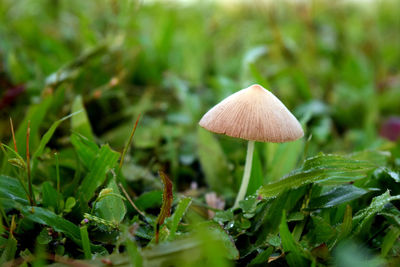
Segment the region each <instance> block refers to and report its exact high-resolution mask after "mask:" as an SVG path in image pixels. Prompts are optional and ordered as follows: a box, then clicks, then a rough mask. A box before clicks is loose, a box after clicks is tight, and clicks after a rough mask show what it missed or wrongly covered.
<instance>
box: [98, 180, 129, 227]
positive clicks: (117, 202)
mask: <svg viewBox="0 0 400 267" xmlns="http://www.w3.org/2000/svg"><path fill="white" fill-rule="evenodd" d="M107 189H108V190H110V192H111V193H112V194H105V195H104V196H100V198H101V199H100V200H99V201H98V202H96V205H95V212H96V215H97V216H98V217H100V218H103V219H105V220H107V221H111V222H112V223H114V224H117V225H118V224H119V223H120V222H122V220H123V219H124V217H125V214H126V207H125V202H124V200H123V198H122V196H121V194H120V191H119V189H118V186H117V183H116V182H115V179H111V180H110V182H109V183H108V185H107V187H106V190H107ZM102 192H103V191H102ZM100 195H101V192H100Z"/></svg>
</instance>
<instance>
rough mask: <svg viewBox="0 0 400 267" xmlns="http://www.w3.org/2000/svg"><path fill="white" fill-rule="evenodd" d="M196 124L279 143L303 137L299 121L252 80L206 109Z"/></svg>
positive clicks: (214, 129) (255, 139)
mask: <svg viewBox="0 0 400 267" xmlns="http://www.w3.org/2000/svg"><path fill="white" fill-rule="evenodd" d="M199 125H200V126H201V127H203V128H205V129H207V130H209V131H211V132H215V133H219V134H225V135H228V136H232V137H237V138H242V139H246V140H253V141H260V142H273V143H281V142H288V141H294V140H297V139H299V138H301V137H303V135H304V132H303V129H302V128H301V125H300V123H299V121H298V120H297V119H296V117H295V116H293V114H292V113H290V111H289V110H288V109H287V108H286V107H285V105H284V104H283V103H282V102H281V101H280V100H279V99H278V98H277V97H276V96H274V95H273V94H272V93H271V92H270V91H268V90H266V89H265V88H264V87H262V86H260V85H258V84H255V85H252V86H250V87H248V88H245V89H242V90H240V91H238V92H236V93H234V94H232V95H230V96H228V97H227V98H225V99H224V100H222V101H221V102H220V103H219V104H217V105H216V106H214V107H213V108H212V109H210V110H209V111H208V112H207V113H206V114H205V115H204V116H203V118H201V120H200V122H199Z"/></svg>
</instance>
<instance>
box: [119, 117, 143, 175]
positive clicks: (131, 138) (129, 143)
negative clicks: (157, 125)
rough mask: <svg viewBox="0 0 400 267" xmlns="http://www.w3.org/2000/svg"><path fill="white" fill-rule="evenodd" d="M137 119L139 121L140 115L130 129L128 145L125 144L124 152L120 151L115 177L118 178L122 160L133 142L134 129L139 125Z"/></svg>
mask: <svg viewBox="0 0 400 267" xmlns="http://www.w3.org/2000/svg"><path fill="white" fill-rule="evenodd" d="M139 119H140V114H139V115H138V117H137V119H136V122H135V125H134V126H133V128H132V131H131V135H130V136H129V140H128V143H126V145H125V147H124V150H123V151H122V156H121V160H120V161H119V166H118V173H117V177H119V174H120V172H121V169H122V165H123V164H124V159H125V155H126V152H127V151H128V149H129V147H130V146H131V143H132V140H133V135H134V134H135V132H136V127H137V125H138V123H139Z"/></svg>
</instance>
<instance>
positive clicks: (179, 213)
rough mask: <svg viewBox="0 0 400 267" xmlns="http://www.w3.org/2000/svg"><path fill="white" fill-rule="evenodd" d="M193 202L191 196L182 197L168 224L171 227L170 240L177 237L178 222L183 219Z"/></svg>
mask: <svg viewBox="0 0 400 267" xmlns="http://www.w3.org/2000/svg"><path fill="white" fill-rule="evenodd" d="M191 203H192V199H191V198H190V197H185V198H182V199H181V200H180V201H179V203H178V206H177V207H176V209H175V212H174V214H172V216H171V217H170V218H169V219H168V222H167V225H168V228H169V239H170V240H173V239H174V238H175V235H176V230H177V229H178V224H179V222H180V221H181V220H182V217H183V216H184V215H185V213H186V211H187V209H188V208H189V206H190V204H191Z"/></svg>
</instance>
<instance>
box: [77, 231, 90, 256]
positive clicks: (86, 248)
mask: <svg viewBox="0 0 400 267" xmlns="http://www.w3.org/2000/svg"><path fill="white" fill-rule="evenodd" d="M80 233H81V240H82V247H83V252H84V254H85V259H87V260H88V259H91V258H92V251H91V250H90V240H89V233H88V230H87V225H84V226H81V228H80Z"/></svg>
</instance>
